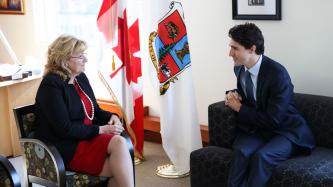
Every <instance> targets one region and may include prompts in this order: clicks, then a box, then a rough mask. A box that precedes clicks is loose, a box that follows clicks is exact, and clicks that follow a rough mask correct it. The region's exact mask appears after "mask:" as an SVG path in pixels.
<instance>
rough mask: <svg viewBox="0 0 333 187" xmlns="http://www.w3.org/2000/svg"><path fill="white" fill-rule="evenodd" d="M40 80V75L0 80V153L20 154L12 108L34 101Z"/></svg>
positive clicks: (7, 154)
mask: <svg viewBox="0 0 333 187" xmlns="http://www.w3.org/2000/svg"><path fill="white" fill-rule="evenodd" d="M40 81H41V75H38V76H35V75H33V76H29V77H27V78H24V79H21V80H12V81H4V82H0V154H3V155H5V156H18V155H20V154H21V151H20V150H21V148H20V144H19V140H18V133H17V128H16V123H15V118H14V113H13V108H15V107H18V106H22V105H27V104H32V103H34V102H35V96H36V92H37V89H38V86H39V84H40Z"/></svg>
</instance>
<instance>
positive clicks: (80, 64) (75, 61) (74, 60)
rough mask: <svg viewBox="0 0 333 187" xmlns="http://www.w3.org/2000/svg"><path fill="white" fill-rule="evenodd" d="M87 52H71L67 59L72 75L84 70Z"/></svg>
mask: <svg viewBox="0 0 333 187" xmlns="http://www.w3.org/2000/svg"><path fill="white" fill-rule="evenodd" d="M87 61H88V60H87V54H86V53H84V52H77V53H73V54H72V55H71V57H70V59H69V61H68V65H69V69H70V70H71V71H72V74H73V75H74V76H76V75H79V74H80V73H81V72H84V70H85V64H86V62H87Z"/></svg>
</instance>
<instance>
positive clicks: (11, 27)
mask: <svg viewBox="0 0 333 187" xmlns="http://www.w3.org/2000/svg"><path fill="white" fill-rule="evenodd" d="M0 28H1V29H2V31H3V33H4V35H5V36H6V38H7V40H8V42H9V43H10V45H11V47H12V49H13V50H14V52H15V54H16V56H17V58H18V60H19V61H20V63H21V64H24V63H25V62H26V59H27V58H28V59H29V58H30V59H31V57H32V59H35V60H36V61H37V63H40V62H41V61H43V60H44V59H45V55H46V49H47V48H46V46H41V45H40V44H38V43H37V41H36V40H35V28H34V17H33V11H32V0H26V1H25V14H24V15H11V14H0ZM1 53H2V51H0V55H1Z"/></svg>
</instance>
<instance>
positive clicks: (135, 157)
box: [98, 70, 144, 165]
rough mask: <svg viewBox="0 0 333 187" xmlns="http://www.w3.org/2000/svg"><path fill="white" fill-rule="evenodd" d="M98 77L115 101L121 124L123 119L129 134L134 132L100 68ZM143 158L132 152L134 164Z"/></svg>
mask: <svg viewBox="0 0 333 187" xmlns="http://www.w3.org/2000/svg"><path fill="white" fill-rule="evenodd" d="M98 77H99V78H100V80H101V81H102V83H103V84H104V86H105V87H106V89H107V90H108V92H109V94H110V95H111V97H112V99H113V101H114V102H115V103H116V105H117V106H118V107H119V108H120V111H121V114H122V116H123V118H122V119H120V120H121V122H122V124H124V121H125V124H126V127H127V130H128V131H129V133H130V134H133V133H134V132H133V130H132V128H131V127H130V126H129V125H127V124H129V123H128V120H127V116H126V113H125V111H124V109H123V108H122V107H121V105H120V104H119V101H118V99H117V97H116V95H115V94H114V93H113V91H112V89H111V87H110V86H109V84H108V83H107V82H106V80H105V79H104V77H103V75H102V73H101V71H100V70H98ZM132 138H133V140H134V146H133V147H134V151H135V152H136V149H135V144H136V137H135V136H134V137H132ZM143 160H144V159H140V158H138V157H137V156H136V154H134V164H135V165H138V164H141V163H142V161H143Z"/></svg>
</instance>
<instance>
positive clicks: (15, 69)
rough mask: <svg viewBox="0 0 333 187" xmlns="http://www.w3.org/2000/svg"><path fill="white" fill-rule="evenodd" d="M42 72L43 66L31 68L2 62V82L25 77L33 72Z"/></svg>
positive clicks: (0, 73) (0, 75) (0, 66)
mask: <svg viewBox="0 0 333 187" xmlns="http://www.w3.org/2000/svg"><path fill="white" fill-rule="evenodd" d="M33 72H34V74H40V73H41V68H36V67H34V68H29V67H27V66H24V65H18V64H0V82H1V81H8V80H18V79H23V78H26V77H28V76H31V75H32V74H33Z"/></svg>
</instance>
